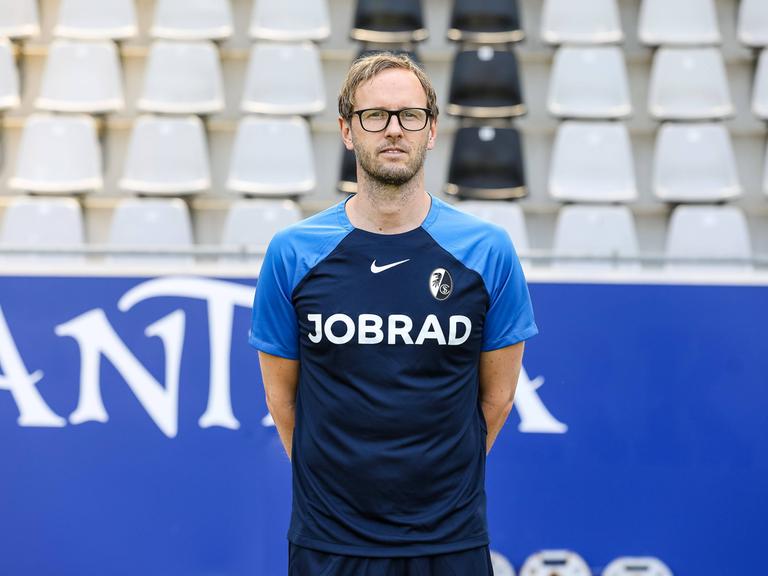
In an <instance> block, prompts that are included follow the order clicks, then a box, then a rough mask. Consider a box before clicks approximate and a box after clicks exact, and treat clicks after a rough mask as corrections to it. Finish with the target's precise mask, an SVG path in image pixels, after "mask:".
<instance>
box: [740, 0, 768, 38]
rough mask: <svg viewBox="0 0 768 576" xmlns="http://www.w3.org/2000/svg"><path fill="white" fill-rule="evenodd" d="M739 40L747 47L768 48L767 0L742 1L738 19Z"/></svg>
mask: <svg viewBox="0 0 768 576" xmlns="http://www.w3.org/2000/svg"><path fill="white" fill-rule="evenodd" d="M737 29H738V36H739V40H740V41H741V42H742V43H743V44H746V45H747V46H752V47H760V46H768V4H767V3H766V2H765V0H741V2H739V17H738V24H737Z"/></svg>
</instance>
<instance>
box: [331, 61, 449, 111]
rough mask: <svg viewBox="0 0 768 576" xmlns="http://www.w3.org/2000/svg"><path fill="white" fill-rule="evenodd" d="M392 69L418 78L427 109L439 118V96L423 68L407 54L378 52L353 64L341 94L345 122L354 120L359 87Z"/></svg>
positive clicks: (340, 106) (341, 108)
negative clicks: (355, 101) (408, 72)
mask: <svg viewBox="0 0 768 576" xmlns="http://www.w3.org/2000/svg"><path fill="white" fill-rule="evenodd" d="M390 69H400V70H408V71H410V72H413V73H414V74H415V75H416V78H418V80H419V82H420V83H421V87H422V88H424V93H425V94H426V95H427V108H428V109H429V111H430V113H431V114H432V117H433V118H437V114H438V108H437V96H436V95H435V89H434V88H433V87H432V82H431V81H430V79H429V77H428V76H427V75H426V73H425V72H424V70H423V69H422V68H421V66H419V65H418V64H417V63H416V62H414V61H413V60H412V59H411V58H410V57H409V56H408V55H407V54H396V53H394V52H377V53H375V54H370V55H368V56H363V57H361V58H358V59H357V60H355V61H354V62H353V63H352V66H351V67H350V69H349V72H348V73H347V78H346V79H345V80H344V85H343V86H342V87H341V92H340V93H339V116H341V117H342V118H344V119H345V120H349V119H350V118H352V113H353V111H354V109H355V103H354V101H353V99H354V95H355V91H356V90H357V88H358V86H360V85H361V84H363V83H365V82H367V81H368V80H371V79H372V78H373V77H374V76H376V75H377V74H379V73H381V72H383V71H384V70H390Z"/></svg>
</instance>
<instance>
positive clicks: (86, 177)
mask: <svg viewBox="0 0 768 576" xmlns="http://www.w3.org/2000/svg"><path fill="white" fill-rule="evenodd" d="M8 184H9V186H10V187H11V188H13V189H15V190H26V191H29V192H48V193H72V192H87V191H90V190H98V189H100V188H101V187H102V175H101V147H100V146H99V141H98V138H97V136H96V122H95V121H94V119H93V118H91V117H90V116H85V115H77V116H74V115H73V116H54V115H50V114H32V115H31V116H29V117H28V118H27V119H26V121H25V123H24V130H23V132H22V135H21V144H20V145H19V152H18V158H17V162H16V172H15V174H14V176H13V177H12V178H11V179H10V180H9V182H8Z"/></svg>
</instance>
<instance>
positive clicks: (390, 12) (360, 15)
mask: <svg viewBox="0 0 768 576" xmlns="http://www.w3.org/2000/svg"><path fill="white" fill-rule="evenodd" d="M350 36H351V37H352V39H353V40H359V41H360V42H372V43H400V44H402V43H408V42H421V41H423V40H426V39H427V38H428V37H429V31H428V30H427V28H426V27H425V26H424V16H423V14H422V10H421V0H357V6H356V8H355V18H354V22H353V24H352V31H351V33H350Z"/></svg>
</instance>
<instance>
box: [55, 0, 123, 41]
mask: <svg viewBox="0 0 768 576" xmlns="http://www.w3.org/2000/svg"><path fill="white" fill-rule="evenodd" d="M60 1H61V3H60V4H59V17H58V20H57V22H56V26H54V28H53V34H54V36H58V37H59V38H76V39H80V40H124V39H126V38H132V37H133V36H136V32H137V28H136V10H135V8H134V0H109V2H105V1H104V0H60Z"/></svg>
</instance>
